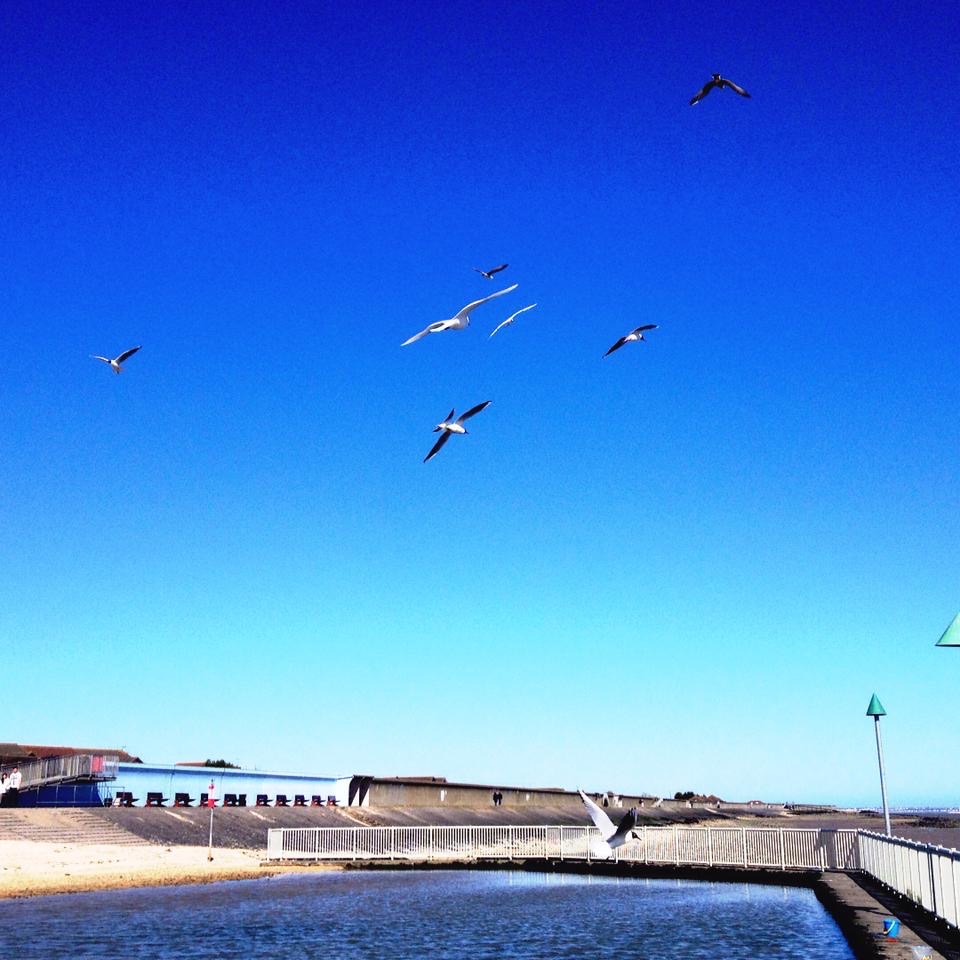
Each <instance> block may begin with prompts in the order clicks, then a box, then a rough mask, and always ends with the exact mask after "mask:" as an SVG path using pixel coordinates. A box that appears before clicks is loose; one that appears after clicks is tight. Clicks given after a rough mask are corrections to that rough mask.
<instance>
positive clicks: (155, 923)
mask: <svg viewBox="0 0 960 960" xmlns="http://www.w3.org/2000/svg"><path fill="white" fill-rule="evenodd" d="M0 942H2V943H3V944H4V945H5V946H6V948H7V950H6V951H5V952H6V953H7V955H8V956H11V957H17V958H18V960H24V958H26V960H34V958H36V960H39V958H43V960H58V958H75V957H84V958H86V957H96V958H109V960H139V958H150V960H181V958H191V960H192V958H204V960H218V958H245V960H246V958H264V960H267V958H269V960H313V958H329V960H340V958H348V960H353V958H364V960H367V958H374V960H376V958H384V960H424V958H438V960H460V958H469V960H487V958H489V960H495V958H496V960H501V958H506V960H526V958H536V960H553V958H589V960H627V958H630V960H701V958H709V960H809V958H813V957H815V958H817V960H851V958H852V957H853V956H854V955H853V953H852V952H851V950H850V948H849V947H848V945H847V943H846V941H845V939H844V937H843V935H842V934H841V932H840V930H839V928H838V927H837V926H836V924H835V923H834V922H833V920H832V918H831V917H830V915H829V914H828V913H827V912H826V911H825V910H824V908H823V907H822V906H821V905H820V903H819V902H818V900H817V899H816V897H815V896H814V894H813V893H812V892H811V891H810V890H804V889H797V888H793V887H772V886H759V885H752V884H732V883H701V882H693V881H675V880H638V879H617V878H610V877H603V878H597V877H587V876H577V875H570V874H548V873H521V872H514V871H495V872H494V871H428V872H413V871H409V872H408V871H403V872H367V871H364V872H343V873H339V872H336V873H334V872H323V873H317V874H315V875H303V874H290V875H286V876H281V877H273V878H268V879H264V880H252V881H234V882H230V883H216V884H210V885H206V886H188V887H162V888H154V889H140V890H119V891H109V892H104V893H86V894H76V895H69V896H57V897H38V898H33V899H29V900H12V901H11V900H8V901H4V902H0Z"/></svg>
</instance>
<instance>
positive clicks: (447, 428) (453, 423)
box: [423, 400, 493, 463]
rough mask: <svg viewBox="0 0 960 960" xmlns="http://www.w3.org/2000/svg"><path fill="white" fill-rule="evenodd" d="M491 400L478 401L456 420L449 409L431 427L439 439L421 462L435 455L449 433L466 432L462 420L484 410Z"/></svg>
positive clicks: (452, 411) (448, 437)
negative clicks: (443, 417) (441, 418)
mask: <svg viewBox="0 0 960 960" xmlns="http://www.w3.org/2000/svg"><path fill="white" fill-rule="evenodd" d="M492 402H493V401H492V400H484V401H483V403H478V404H477V405H476V406H475V407H471V408H470V409H469V410H468V411H467V412H466V413H461V414H460V416H459V417H457V419H456V420H454V419H453V415H454V413H456V410H451V411H450V412H449V413H448V414H447V416H446V418H445V419H444V420H442V421H441V422H440V423H438V424H437V425H436V426H435V427H434V428H433V432H434V433H437V432H439V433H440V439H439V440H437V442H436V443H435V444H434V445H433V449H432V450H431V451H430V452H429V453H428V454H427V455H426V456H425V457H424V458H423V462H424V463H426V462H427V461H428V460H429V459H430V458H431V457H435V456H436V455H437V454H438V453H439V452H440V448H441V447H442V446H443V445H444V444H445V443H446V442H447V441H448V440H449V439H450V435H451V434H453V433H466V432H467V431H466V430H465V429H464V427H463V421H464V420H469V419H470V418H471V417H472V416H475V415H476V414H478V413H479V412H480V411H481V410H485V409H486V408H487V407H489V406H490V404H491V403H492Z"/></svg>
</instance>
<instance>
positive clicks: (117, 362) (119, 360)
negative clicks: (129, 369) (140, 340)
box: [90, 347, 140, 373]
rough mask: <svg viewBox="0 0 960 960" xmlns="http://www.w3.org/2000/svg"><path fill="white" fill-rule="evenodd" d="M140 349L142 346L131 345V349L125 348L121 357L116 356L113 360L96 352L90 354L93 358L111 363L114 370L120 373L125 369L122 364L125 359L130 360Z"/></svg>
mask: <svg viewBox="0 0 960 960" xmlns="http://www.w3.org/2000/svg"><path fill="white" fill-rule="evenodd" d="M139 349H140V347H131V348H130V349H129V350H124V351H123V353H121V354H120V356H119V357H114V358H113V359H112V360H111V359H110V358H109V357H98V356H95V355H94V354H91V355H90V356H91V358H92V359H93V360H102V361H103V362H104V363H109V364H110V368H111V369H112V370H113V372H114V373H119V372H120V371H121V370H122V369H123V367H121V366H120V364H121V363H123V361H124V360H129V359H130V357H132V356H133V355H134V354H135V353H136V352H137V351H138V350H139Z"/></svg>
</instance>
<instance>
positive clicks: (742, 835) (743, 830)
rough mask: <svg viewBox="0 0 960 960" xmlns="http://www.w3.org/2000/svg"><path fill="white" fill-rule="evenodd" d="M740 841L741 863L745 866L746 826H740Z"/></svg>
mask: <svg viewBox="0 0 960 960" xmlns="http://www.w3.org/2000/svg"><path fill="white" fill-rule="evenodd" d="M740 843H741V844H743V865H744V866H745V867H746V866H748V864H747V830H746V827H741V828H740Z"/></svg>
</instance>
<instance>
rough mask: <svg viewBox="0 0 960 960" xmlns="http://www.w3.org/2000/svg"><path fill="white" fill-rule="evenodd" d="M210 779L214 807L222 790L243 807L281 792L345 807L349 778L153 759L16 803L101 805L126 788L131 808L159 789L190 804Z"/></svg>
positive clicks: (123, 765)
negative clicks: (241, 798) (243, 800)
mask: <svg viewBox="0 0 960 960" xmlns="http://www.w3.org/2000/svg"><path fill="white" fill-rule="evenodd" d="M211 780H212V781H213V783H214V785H215V787H216V796H217V806H221V805H222V804H223V796H224V794H225V793H236V794H241V793H245V794H246V795H247V806H250V807H252V806H253V805H254V804H255V803H256V800H257V794H260V793H265V794H266V795H267V796H268V797H269V800H270V803H271V805H272V804H273V802H274V800H275V798H276V797H277V795H278V794H286V796H287V798H288V800H289V801H290V803H291V804H292V803H293V798H294V797H295V796H296V795H297V794H301V793H302V794H303V795H304V796H305V797H306V799H307V803H309V802H310V798H311V797H312V796H313V795H314V794H318V795H319V796H321V797H323V800H324V802H326V800H327V797H330V796H333V797H336V798H337V803H338V804H339V805H340V806H344V807H345V806H346V805H347V800H348V798H349V789H350V777H310V776H303V775H300V774H292V773H265V772H262V771H259V770H221V769H218V768H211V767H175V766H166V765H160V764H153V763H121V764H120V765H119V769H118V771H117V779H116V780H108V781H104V782H100V783H81V784H64V785H60V786H49V787H41V788H40V789H39V790H25V791H21V793H20V804H19V805H20V806H22V807H33V806H58V807H74V806H78V807H82V806H97V807H99V806H103V804H104V802H105V801H106V800H110V799H113V798H114V797H115V796H116V795H117V793H118V792H120V791H121V790H123V791H130V792H131V793H132V794H133V796H134V797H135V798H136V806H138V807H142V806H144V805H145V804H146V802H147V794H148V793H157V792H159V793H162V794H163V796H164V797H166V798H167V800H168V802H169V804H171V805H172V804H173V800H174V796H175V795H176V794H177V793H187V794H189V795H190V798H191V799H192V801H193V805H194V806H196V805H197V804H198V803H199V801H200V794H201V793H206V792H207V789H208V787H209V786H210V781H211Z"/></svg>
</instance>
